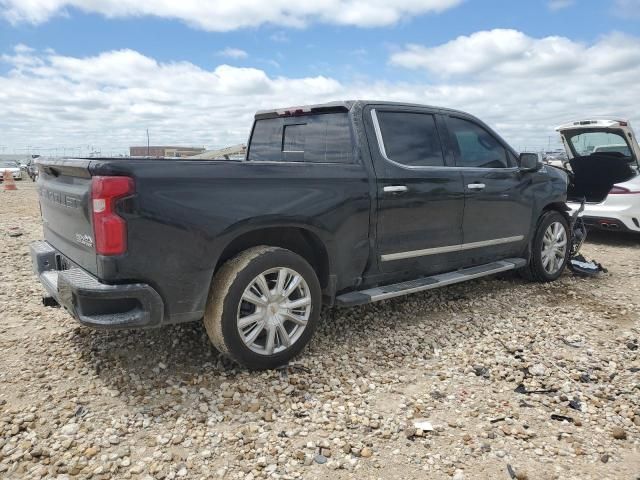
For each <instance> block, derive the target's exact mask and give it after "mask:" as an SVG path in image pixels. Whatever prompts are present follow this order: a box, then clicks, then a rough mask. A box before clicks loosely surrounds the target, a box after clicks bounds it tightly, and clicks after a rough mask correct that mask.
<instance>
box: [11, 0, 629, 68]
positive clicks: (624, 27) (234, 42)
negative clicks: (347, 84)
mask: <svg viewBox="0 0 640 480" xmlns="http://www.w3.org/2000/svg"><path fill="white" fill-rule="evenodd" d="M67 10H68V15H67V16H64V17H54V18H53V19H52V20H51V21H49V22H47V23H44V24H40V25H33V24H28V23H20V24H17V25H11V24H9V23H8V22H6V21H4V22H3V23H2V29H0V45H1V47H2V48H1V50H2V51H6V50H8V49H9V48H10V47H11V46H13V45H16V44H19V43H22V44H26V45H29V46H30V47H33V48H37V49H42V50H44V49H46V48H51V49H53V50H55V51H56V52H58V53H60V54H64V55H71V56H80V57H83V56H92V55H96V54H99V53H100V52H103V51H106V50H114V49H123V48H130V49H133V50H136V51H138V52H140V53H142V54H144V55H147V56H150V57H152V58H155V59H157V60H160V61H183V60H186V61H190V62H193V63H195V64H197V65H200V66H202V67H204V68H212V67H215V65H217V64H219V63H221V62H222V61H224V62H226V63H229V64H232V65H238V66H259V68H262V69H263V70H265V71H266V72H268V73H270V74H272V75H287V76H300V75H317V74H331V75H332V76H334V77H336V78H340V79H348V78H349V77H351V76H359V75H367V76H376V75H379V73H380V70H379V69H380V67H381V66H382V67H386V60H387V56H388V54H389V52H392V51H393V50H394V49H398V48H400V47H401V46H402V45H403V44H406V43H419V44H431V45H437V44H440V43H444V42H446V41H448V40H451V39H452V38H455V37H457V36H460V35H469V34H471V33H474V32H476V31H479V30H490V29H495V28H512V29H517V30H519V31H522V32H524V33H526V34H528V35H530V36H533V37H545V36H549V35H559V34H560V35H564V36H567V37H569V38H571V39H574V40H578V41H585V42H589V41H593V40H595V39H597V38H598V37H599V36H601V35H602V34H605V33H608V32H610V31H613V30H615V31H620V32H627V33H630V34H636V33H638V32H639V31H640V21H639V19H638V18H628V17H624V16H621V15H616V14H615V9H614V6H613V5H612V4H611V2H607V1H606V0H582V1H577V2H575V3H573V4H572V5H569V6H567V7H565V8H560V9H558V10H553V9H552V8H550V7H549V2H548V1H546V0H527V1H513V0H467V1H465V2H463V3H462V4H461V5H460V6H459V7H456V8H452V9H450V10H447V11H445V12H443V13H441V14H426V15H421V16H417V17H413V18H408V19H405V20H403V21H401V22H400V23H398V24H396V25H391V26H386V27H382V28H354V27H351V26H334V25H326V24H314V25H311V26H310V27H308V28H282V27H280V26H278V25H264V26H261V27H258V28H246V29H241V30H238V31H231V32H207V31H203V30H200V29H194V28H191V27H190V26H188V25H187V24H185V23H183V22H181V21H178V20H174V19H162V18H153V17H137V18H120V19H107V18H105V17H103V16H101V15H98V14H87V13H83V12H82V11H79V10H78V9H77V8H69V9H67ZM225 48H237V49H242V50H244V51H246V52H247V53H248V54H249V57H247V58H240V59H233V58H227V57H223V56H221V55H219V54H218V52H220V51H222V50H224V49H225ZM274 62H276V63H277V65H276V64H275V63H274ZM384 74H385V76H386V78H389V79H394V78H399V79H408V78H411V75H410V74H409V72H406V71H403V70H399V69H397V68H385V72H384Z"/></svg>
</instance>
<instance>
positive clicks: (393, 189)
mask: <svg viewBox="0 0 640 480" xmlns="http://www.w3.org/2000/svg"><path fill="white" fill-rule="evenodd" d="M408 190H409V189H408V188H407V186H406V185H389V186H387V187H384V188H383V189H382V191H383V192H384V193H404V192H406V191H408Z"/></svg>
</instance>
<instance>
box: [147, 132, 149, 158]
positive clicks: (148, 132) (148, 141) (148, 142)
mask: <svg viewBox="0 0 640 480" xmlns="http://www.w3.org/2000/svg"><path fill="white" fill-rule="evenodd" d="M148 156H149V129H148V128H147V157H148Z"/></svg>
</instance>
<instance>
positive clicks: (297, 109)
mask: <svg viewBox="0 0 640 480" xmlns="http://www.w3.org/2000/svg"><path fill="white" fill-rule="evenodd" d="M357 105H360V106H363V105H392V106H398V107H426V108H433V109H437V110H444V111H448V112H455V113H463V114H465V115H468V113H466V112H463V111H461V110H454V109H451V108H444V107H437V106H434V105H424V104H419V103H409V102H390V101H385V100H337V101H334V102H326V103H318V104H313V105H298V106H292V107H282V108H271V109H268V110H258V111H257V112H256V114H255V116H256V118H258V117H265V116H270V115H274V114H275V115H285V114H287V113H290V114H294V113H298V114H301V113H307V112H309V113H311V112H314V111H315V112H320V111H326V110H351V109H352V108H353V107H354V106H357Z"/></svg>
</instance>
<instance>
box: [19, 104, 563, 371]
mask: <svg viewBox="0 0 640 480" xmlns="http://www.w3.org/2000/svg"><path fill="white" fill-rule="evenodd" d="M37 164H38V169H39V179H38V183H37V188H38V192H39V198H40V206H41V211H42V220H43V226H44V241H39V242H36V243H34V244H33V245H32V246H31V257H32V260H33V266H34V270H35V271H36V272H37V274H38V276H39V278H40V281H41V283H42V284H43V286H44V288H45V289H46V291H47V292H48V293H47V296H46V297H45V300H47V303H49V304H51V303H56V302H57V303H59V304H60V305H62V306H64V307H65V308H66V309H67V310H68V311H69V312H70V313H71V315H73V316H74V317H75V318H76V319H77V320H79V321H80V322H81V323H82V324H84V325H88V326H91V327H97V328H112V329H115V328H142V327H158V326H162V325H166V324H174V323H179V322H191V321H203V322H204V325H205V327H206V331H207V333H208V335H209V337H210V339H211V342H212V343H213V345H214V346H215V347H216V348H217V349H218V350H219V351H220V352H222V353H223V354H224V355H226V356H228V357H230V358H232V359H233V360H235V361H237V362H239V363H240V364H242V365H244V366H246V367H249V368H251V369H264V368H273V367H276V366H278V365H280V364H283V363H285V362H287V361H288V360H289V359H291V358H292V357H293V356H294V355H296V354H298V353H299V352H300V351H301V350H302V349H303V348H304V346H305V345H306V344H307V343H308V342H309V340H310V338H311V337H312V335H313V333H314V330H315V329H316V327H317V325H318V321H319V315H320V310H321V307H322V305H323V304H324V305H330V306H332V305H338V306H352V305H361V304H366V303H369V302H375V301H379V300H384V299H389V298H393V297H397V296H400V295H404V294H408V293H413V292H420V291H424V290H428V289H432V288H437V287H441V286H445V285H450V284H453V283H457V282H463V281H466V280H471V279H475V278H478V277H482V276H486V275H491V274H495V273H498V272H504V271H507V270H515V269H517V270H520V271H522V272H523V274H524V275H525V276H526V277H528V278H530V279H533V280H537V281H543V282H547V281H552V280H555V279H557V278H558V277H559V276H560V275H561V273H562V271H563V269H564V267H565V264H566V263H567V259H568V256H569V250H570V236H571V232H570V228H569V217H568V214H567V211H568V208H567V206H566V205H565V201H566V196H567V175H566V174H565V173H564V172H562V171H560V170H558V169H555V168H551V167H546V166H544V165H543V164H542V163H541V162H540V161H539V160H538V156H537V155H536V154H529V153H523V154H520V155H518V154H517V153H516V152H515V151H514V149H513V148H511V147H510V146H509V145H508V144H507V143H506V142H505V141H504V140H502V139H501V138H500V136H499V135H498V134H497V133H495V132H494V131H493V130H491V129H490V128H489V127H488V126H487V125H485V124H484V123H483V122H481V121H480V120H478V119H477V118H475V117H473V116H471V115H468V114H466V113H463V112H460V111H455V110H450V109H445V108H436V107H429V106H422V105H412V104H404V103H388V102H375V101H345V102H332V103H327V104H323V105H313V106H306V107H295V108H285V109H280V110H269V111H260V112H258V113H257V114H256V115H255V121H254V124H253V128H252V130H251V135H250V138H249V143H248V150H247V154H246V158H245V159H243V160H241V161H231V160H222V161H209V160H188V159H186V160H185V159H179V160H178V159H169V158H166V159H151V158H149V159H122V158H117V159H116V158H87V159H63V160H61V159H57V160H51V159H49V160H47V159H39V160H38V162H37Z"/></svg>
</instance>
